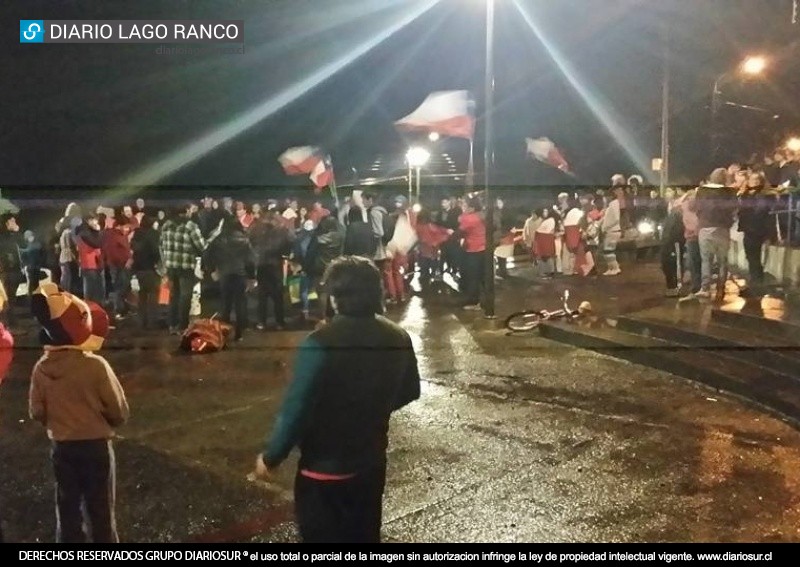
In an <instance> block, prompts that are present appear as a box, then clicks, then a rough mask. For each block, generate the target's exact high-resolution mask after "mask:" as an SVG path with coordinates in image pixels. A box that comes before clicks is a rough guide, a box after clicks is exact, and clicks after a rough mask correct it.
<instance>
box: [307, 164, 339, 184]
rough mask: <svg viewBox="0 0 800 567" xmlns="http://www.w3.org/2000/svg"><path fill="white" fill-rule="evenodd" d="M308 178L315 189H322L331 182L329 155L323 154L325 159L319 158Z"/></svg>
mask: <svg viewBox="0 0 800 567" xmlns="http://www.w3.org/2000/svg"><path fill="white" fill-rule="evenodd" d="M308 178H309V179H310V180H311V181H312V183H314V187H316V188H317V189H322V188H323V187H327V186H328V185H330V184H331V182H333V164H332V163H331V156H325V159H321V160H319V162H317V165H315V166H314V169H313V170H312V171H311V175H309V176H308Z"/></svg>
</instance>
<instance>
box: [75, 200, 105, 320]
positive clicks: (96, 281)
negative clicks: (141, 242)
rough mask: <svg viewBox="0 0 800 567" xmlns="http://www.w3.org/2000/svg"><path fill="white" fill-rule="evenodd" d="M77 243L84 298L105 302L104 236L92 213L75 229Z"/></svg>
mask: <svg viewBox="0 0 800 567" xmlns="http://www.w3.org/2000/svg"><path fill="white" fill-rule="evenodd" d="M75 244H76V247H77V248H78V260H79V265H80V269H81V281H82V282H83V299H86V300H89V301H94V302H95V303H99V304H101V305H102V304H103V303H104V300H105V295H106V285H105V278H104V276H103V251H102V248H103V238H102V235H101V233H100V221H99V219H98V218H97V216H95V215H93V214H90V215H88V216H87V217H85V218H84V220H83V223H82V224H81V225H80V226H79V227H78V228H77V229H76V230H75Z"/></svg>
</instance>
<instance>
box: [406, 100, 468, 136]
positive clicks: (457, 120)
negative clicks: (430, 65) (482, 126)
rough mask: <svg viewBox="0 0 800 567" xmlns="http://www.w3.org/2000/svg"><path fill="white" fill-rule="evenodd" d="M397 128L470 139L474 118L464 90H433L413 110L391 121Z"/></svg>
mask: <svg viewBox="0 0 800 567" xmlns="http://www.w3.org/2000/svg"><path fill="white" fill-rule="evenodd" d="M395 126H397V128H399V129H401V130H409V131H417V132H419V131H421V132H436V133H437V134H441V135H442V136H452V137H454V138H467V139H469V140H471V139H472V137H473V135H474V133H475V117H474V116H472V101H471V100H470V98H469V92H468V91H437V92H434V93H431V94H429V95H428V97H427V98H426V99H425V100H424V101H422V104H421V105H419V107H417V109H416V110H415V111H414V112H412V113H411V114H409V115H408V116H405V117H404V118H401V119H400V120H398V121H397V122H395Z"/></svg>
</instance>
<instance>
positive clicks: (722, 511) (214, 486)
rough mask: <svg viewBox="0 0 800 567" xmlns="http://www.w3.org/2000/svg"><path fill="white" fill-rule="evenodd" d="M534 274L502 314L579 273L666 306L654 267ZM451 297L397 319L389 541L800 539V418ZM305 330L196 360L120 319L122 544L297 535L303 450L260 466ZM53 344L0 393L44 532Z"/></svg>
mask: <svg viewBox="0 0 800 567" xmlns="http://www.w3.org/2000/svg"><path fill="white" fill-rule="evenodd" d="M526 270H527V268H522V269H521V270H520V272H519V273H520V274H521V276H523V277H517V278H514V279H513V280H512V281H508V282H503V283H500V284H499V286H498V293H499V297H498V313H500V314H507V313H509V312H510V311H511V310H512V309H514V308H519V307H522V306H523V305H524V306H536V307H544V308H556V307H557V306H558V293H559V291H560V290H561V289H562V288H564V287H570V289H572V290H573V296H574V297H575V300H576V304H577V302H580V301H582V300H584V299H588V300H590V301H592V302H593V303H594V304H595V305H596V308H597V309H598V310H601V311H603V312H604V313H607V314H608V315H615V314H619V313H624V312H628V311H631V310H635V309H642V308H645V307H652V306H655V305H658V304H659V303H660V302H662V301H663V300H661V299H660V298H659V297H658V296H659V294H660V293H661V292H662V287H661V285H660V281H661V280H660V279H659V278H658V277H657V274H658V272H657V268H655V266H651V265H646V266H643V267H641V268H637V269H636V270H632V271H630V272H629V273H626V274H623V276H622V277H621V278H617V279H615V280H614V281H608V280H593V281H588V280H587V281H580V282H574V281H571V280H554V281H552V282H546V283H535V284H534V283H532V282H531V281H530V280H529V279H528V278H527V277H524V276H525V274H526ZM548 297H552V301H551V302H548V301H549V300H547V299H546V298H548ZM452 302H453V299H452V298H450V297H448V296H446V295H445V296H437V297H432V298H430V297H429V298H422V297H414V298H413V299H412V300H411V302H410V303H409V304H407V305H405V306H403V307H402V308H397V309H395V310H394V311H392V312H391V313H390V314H391V316H392V318H394V319H395V320H397V321H398V322H400V324H401V325H403V326H404V327H405V328H406V329H407V330H408V331H409V332H410V333H411V334H412V336H413V338H414V342H415V345H416V348H417V350H418V355H419V360H420V366H421V374H422V376H423V379H424V384H423V394H422V398H421V399H420V400H419V401H417V402H415V403H414V404H412V405H411V406H409V407H407V408H405V409H404V410H402V411H400V412H398V414H397V415H396V416H395V417H394V419H393V423H392V430H391V435H390V455H389V472H388V481H387V491H386V497H385V507H384V512H385V518H384V519H385V522H384V537H385V539H387V540H389V541H509V542H513V541H800V432H798V431H797V430H795V429H793V428H791V427H790V426H788V425H786V424H784V423H782V422H781V421H779V420H776V419H775V418H773V417H770V416H769V415H767V414H765V413H763V412H761V411H760V410H758V409H757V408H754V407H753V406H751V405H750V404H748V403H747V402H744V401H741V400H738V399H734V398H732V397H728V396H725V395H721V394H719V393H717V392H715V391H713V390H710V389H707V388H704V387H702V386H699V385H696V384H694V383H692V382H688V381H686V380H683V379H680V378H677V377H674V376H672V375H669V374H666V373H663V372H659V371H657V370H652V369H649V368H644V367H641V366H637V365H633V364H630V363H626V362H624V361H619V360H615V359H612V358H609V357H606V356H603V355H600V354H596V353H592V352H589V351H583V350H579V349H575V348H572V347H568V346H564V345H561V344H558V343H554V342H551V341H548V340H545V339H542V338H540V337H538V336H536V335H523V336H514V337H507V336H505V333H503V332H497V331H478V330H475V329H476V327H475V326H474V325H473V322H474V320H475V319H476V318H477V317H479V315H475V314H469V313H463V312H460V311H457V310H455V309H454V308H453V306H452V305H451V303H452ZM305 332H306V331H287V332H265V333H259V332H256V331H251V332H249V334H247V335H246V336H245V340H244V341H243V342H242V343H238V344H235V345H233V346H232V347H231V348H230V349H229V350H226V351H224V352H221V353H216V354H213V355H206V356H187V355H182V354H178V353H177V352H176V348H177V342H178V340H177V338H175V337H165V336H164V335H163V333H158V332H149V333H147V334H141V333H139V332H138V331H136V330H135V324H134V323H133V322H132V321H131V322H127V321H126V322H123V323H122V324H121V325H120V328H119V329H117V330H116V331H114V335H113V337H112V339H111V340H110V341H109V344H108V348H107V349H106V350H105V355H106V356H107V358H108V359H109V361H110V362H111V364H112V366H113V367H114V368H115V369H116V371H117V373H118V375H119V376H120V378H121V380H122V382H123V384H124V386H125V388H126V391H127V394H128V397H129V401H130V404H131V410H132V418H131V421H130V423H129V424H127V425H126V426H124V427H123V428H121V429H120V431H119V433H120V438H119V439H118V441H117V444H116V448H117V464H118V507H117V513H118V523H119V528H120V533H121V536H122V537H123V539H125V540H129V541H294V540H295V539H296V535H295V530H294V527H293V524H292V509H291V487H292V479H293V472H294V469H293V464H294V461H292V462H289V463H286V464H285V465H284V466H283V467H282V468H281V469H280V471H279V472H278V474H277V476H276V478H275V479H273V481H272V482H270V483H252V482H248V481H247V480H246V475H247V473H248V472H249V471H250V470H251V467H252V462H253V460H254V456H255V454H256V452H257V451H258V450H259V448H260V446H261V443H262V440H263V438H264V436H265V434H266V433H267V432H268V430H269V428H270V425H271V422H272V420H273V418H274V415H275V412H276V409H277V407H278V404H279V403H280V399H281V395H282V392H283V390H284V388H285V386H286V383H287V380H288V378H289V370H290V366H291V360H292V356H293V349H294V347H295V345H296V344H297V343H298V342H299V340H300V339H301V338H302V337H303V336H304V334H305ZM32 338H33V337H32V335H28V336H23V337H20V343H21V344H23V345H25V344H31V343H32ZM31 346H32V345H31ZM38 356H39V351H38V349H36V348H29V349H26V348H22V349H18V350H17V351H16V353H15V359H14V362H13V365H12V371H11V373H10V375H9V377H8V378H7V380H6V381H5V383H4V384H3V386H2V391H1V392H0V425H1V426H2V430H0V450H2V459H0V463H1V464H0V467H2V477H1V478H2V481H3V482H2V485H0V505H1V506H2V507H1V508H0V517H1V518H2V521H3V527H4V530H5V532H6V536H7V538H8V539H9V540H16V541H26V542H31V541H51V540H52V538H53V532H54V524H55V521H54V513H53V510H52V475H51V473H50V469H49V461H48V442H47V440H46V438H45V437H46V436H45V433H44V431H43V430H42V429H41V428H40V427H39V426H38V425H37V424H35V423H31V422H30V420H29V419H28V417H27V406H26V394H27V386H28V375H29V373H30V370H31V367H32V366H33V364H34V362H35V361H36V359H37V358H38Z"/></svg>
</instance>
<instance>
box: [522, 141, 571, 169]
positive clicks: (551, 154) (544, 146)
mask: <svg viewBox="0 0 800 567" xmlns="http://www.w3.org/2000/svg"><path fill="white" fill-rule="evenodd" d="M525 144H526V145H527V148H528V153H529V154H530V155H531V156H533V158H534V159H536V160H538V161H540V162H542V163H546V164H548V165H551V166H553V167H555V168H558V169H560V170H561V171H563V172H564V173H569V164H568V163H567V160H565V159H564V156H563V155H561V151H560V150H559V149H558V148H557V147H556V145H555V144H554V143H553V142H552V141H551V140H550V138H536V139H535V140H534V139H533V138H525Z"/></svg>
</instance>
